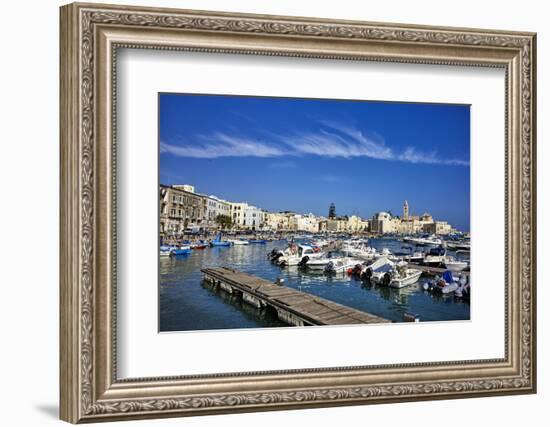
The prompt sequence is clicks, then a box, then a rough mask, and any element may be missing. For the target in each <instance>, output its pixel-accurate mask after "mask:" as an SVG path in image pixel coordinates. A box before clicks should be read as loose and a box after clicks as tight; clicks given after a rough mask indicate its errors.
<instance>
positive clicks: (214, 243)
mask: <svg viewBox="0 0 550 427" xmlns="http://www.w3.org/2000/svg"><path fill="white" fill-rule="evenodd" d="M210 246H231V242H228V241H226V240H222V235H221V233H220V234H218V235H217V236H216V237H215V238H214V240H212V241H211V242H210Z"/></svg>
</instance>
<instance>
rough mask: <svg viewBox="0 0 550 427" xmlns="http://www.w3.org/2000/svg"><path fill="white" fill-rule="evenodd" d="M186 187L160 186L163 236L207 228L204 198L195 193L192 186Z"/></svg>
mask: <svg viewBox="0 0 550 427" xmlns="http://www.w3.org/2000/svg"><path fill="white" fill-rule="evenodd" d="M184 187H185V186H171V187H170V186H167V185H162V184H161V186H160V191H159V196H160V203H159V209H160V212H159V218H160V221H159V227H160V233H161V234H163V235H166V234H179V233H183V232H185V231H197V230H198V229H201V228H203V227H204V226H205V224H204V223H203V221H204V205H203V200H202V197H201V196H200V195H198V194H195V193H194V188H192V186H188V187H186V188H187V189H184ZM189 187H191V188H189ZM189 189H192V190H193V191H187V190H189Z"/></svg>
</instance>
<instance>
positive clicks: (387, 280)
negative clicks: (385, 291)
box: [382, 273, 391, 286]
mask: <svg viewBox="0 0 550 427" xmlns="http://www.w3.org/2000/svg"><path fill="white" fill-rule="evenodd" d="M390 282H391V275H390V273H386V274H384V277H382V283H383V284H384V285H385V286H388V285H389V284H390Z"/></svg>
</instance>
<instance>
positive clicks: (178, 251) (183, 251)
mask: <svg viewBox="0 0 550 427" xmlns="http://www.w3.org/2000/svg"><path fill="white" fill-rule="evenodd" d="M190 253H191V247H190V246H178V247H176V248H172V249H171V250H170V256H173V257H174V256H181V255H189V254H190Z"/></svg>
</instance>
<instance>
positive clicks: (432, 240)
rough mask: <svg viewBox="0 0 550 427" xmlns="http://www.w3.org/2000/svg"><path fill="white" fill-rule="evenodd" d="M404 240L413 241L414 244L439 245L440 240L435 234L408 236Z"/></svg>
mask: <svg viewBox="0 0 550 427" xmlns="http://www.w3.org/2000/svg"><path fill="white" fill-rule="evenodd" d="M403 241H404V242H408V243H413V244H415V245H416V246H441V244H442V240H441V239H440V238H438V237H436V236H435V235H432V236H430V237H409V238H406V239H403Z"/></svg>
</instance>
